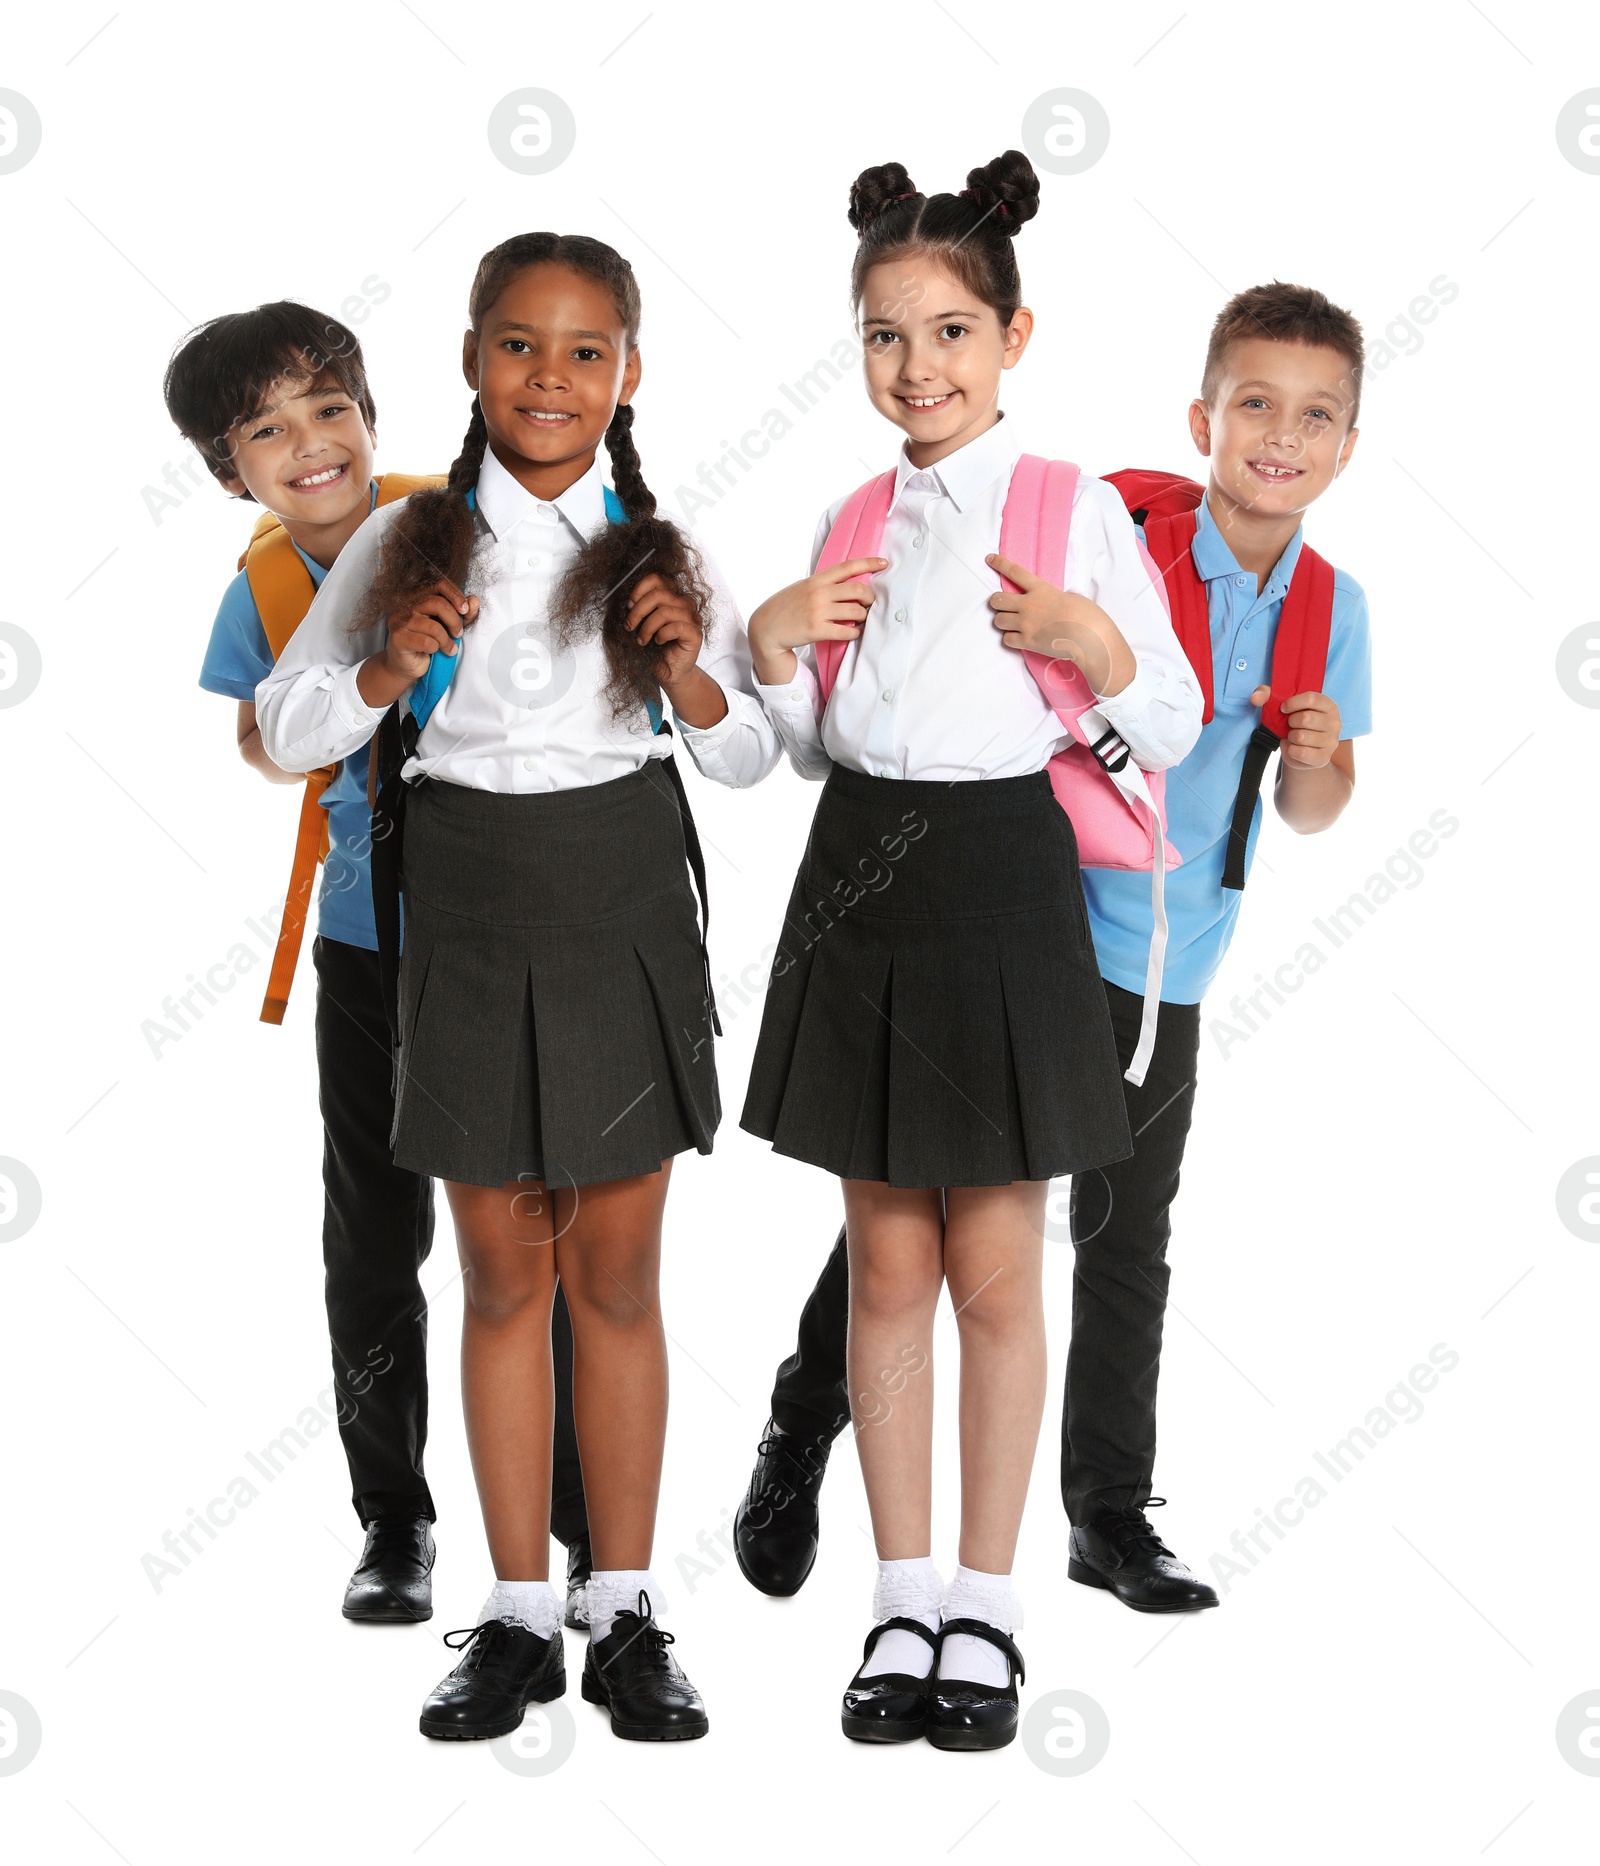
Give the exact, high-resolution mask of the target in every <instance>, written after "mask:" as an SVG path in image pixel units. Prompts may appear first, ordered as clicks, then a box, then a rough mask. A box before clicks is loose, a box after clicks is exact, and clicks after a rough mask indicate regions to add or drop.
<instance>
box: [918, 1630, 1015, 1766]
mask: <svg viewBox="0 0 1600 1866" xmlns="http://www.w3.org/2000/svg"><path fill="white" fill-rule="evenodd" d="M952 1633H970V1634H971V1635H972V1637H973V1638H974V1639H982V1640H984V1641H986V1642H987V1643H988V1644H989V1645H991V1646H994V1647H996V1648H998V1650H1000V1651H1001V1652H1003V1653H1004V1654H1005V1655H1006V1664H1007V1669H1008V1671H1009V1674H1010V1676H1009V1679H1008V1681H1007V1682H1006V1683H1005V1684H1004V1685H980V1684H976V1683H974V1682H973V1681H972V1680H971V1679H969V1678H940V1677H937V1676H935V1677H933V1678H930V1679H929V1681H928V1683H929V1686H930V1687H931V1688H930V1690H929V1692H928V1741H929V1742H930V1743H931V1744H932V1745H933V1747H934V1748H935V1749H1004V1748H1005V1746H1006V1744H1007V1743H1009V1742H1010V1741H1011V1740H1012V1738H1013V1737H1014V1736H1015V1735H1016V1734H1017V1685H1018V1684H1019V1682H1021V1681H1022V1680H1023V1679H1025V1678H1026V1677H1027V1673H1026V1671H1025V1670H1024V1669H1023V1664H1022V1654H1021V1653H1020V1652H1019V1651H1018V1650H1017V1648H1016V1644H1015V1642H1014V1641H1013V1640H1012V1639H1011V1637H1010V1636H1009V1634H1006V1633H1002V1632H1001V1631H1000V1629H999V1627H998V1626H989V1625H987V1624H986V1623H985V1622H984V1621H982V1620H946V1621H945V1623H944V1625H943V1626H941V1627H940V1628H939V1650H940V1652H941V1653H942V1652H943V1651H944V1642H945V1640H946V1639H948V1638H949V1637H950V1635H951V1634H952ZM938 1669H939V1668H938V1666H937V1665H935V1666H934V1671H935V1673H937V1671H938Z"/></svg>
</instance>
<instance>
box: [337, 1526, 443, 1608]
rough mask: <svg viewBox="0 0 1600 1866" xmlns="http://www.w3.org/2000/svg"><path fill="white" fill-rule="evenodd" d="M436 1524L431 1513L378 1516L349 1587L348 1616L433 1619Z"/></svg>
mask: <svg viewBox="0 0 1600 1866" xmlns="http://www.w3.org/2000/svg"><path fill="white" fill-rule="evenodd" d="M433 1555H434V1548H433V1526H432V1524H431V1523H430V1522H429V1521H428V1519H427V1517H426V1516H375V1517H374V1518H373V1519H372V1521H371V1522H370V1523H368V1525H367V1542H366V1546H365V1548H363V1549H362V1551H361V1560H360V1562H359V1563H358V1564H357V1566H356V1571H355V1573H354V1574H353V1575H351V1577H350V1580H349V1583H348V1585H347V1586H346V1587H345V1590H344V1608H343V1612H344V1617H345V1618H346V1619H347V1620H404V1621H408V1622H410V1621H416V1620H431V1619H432V1618H433Z"/></svg>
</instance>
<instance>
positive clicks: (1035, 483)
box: [1000, 454, 1209, 1087]
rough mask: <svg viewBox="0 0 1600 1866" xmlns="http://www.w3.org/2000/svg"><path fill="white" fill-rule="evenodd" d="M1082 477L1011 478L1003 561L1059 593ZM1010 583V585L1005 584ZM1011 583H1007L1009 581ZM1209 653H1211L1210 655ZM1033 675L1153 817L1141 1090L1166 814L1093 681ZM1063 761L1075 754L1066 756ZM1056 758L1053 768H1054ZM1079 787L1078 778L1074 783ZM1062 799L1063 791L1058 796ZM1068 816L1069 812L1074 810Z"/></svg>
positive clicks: (1137, 1068)
mask: <svg viewBox="0 0 1600 1866" xmlns="http://www.w3.org/2000/svg"><path fill="white" fill-rule="evenodd" d="M1079 477H1080V475H1079V472H1078V469H1077V468H1076V467H1075V466H1070V465H1068V464H1067V463H1066V462H1064V461H1060V460H1050V461H1045V460H1041V459H1039V458H1038V457H1037V456H1036V455H1034V454H1023V455H1022V457H1021V458H1020V459H1019V460H1018V461H1017V465H1016V469H1015V471H1014V472H1013V474H1012V476H1011V488H1010V491H1009V492H1008V493H1007V495H1006V503H1005V511H1004V514H1003V516H1002V518H1001V521H1000V555H1001V556H1002V557H1009V558H1011V559H1012V560H1013V561H1014V562H1016V563H1019V564H1021V565H1023V566H1024V567H1025V568H1027V569H1029V570H1032V571H1033V572H1034V574H1035V575H1036V576H1041V577H1043V578H1044V579H1045V580H1046V581H1047V582H1049V583H1053V584H1054V585H1055V586H1056V587H1057V588H1058V589H1060V588H1061V587H1062V586H1063V585H1064V583H1065V580H1066V569H1067V542H1068V539H1069V537H1070V535H1071V526H1072V506H1073V500H1074V499H1075V497H1076V495H1077V489H1078V480H1079ZM1003 580H1004V579H1003ZM1005 581H1007V582H1008V587H1011V586H1010V585H1009V580H1005ZM1208 652H1209V650H1208ZM1023 658H1024V660H1026V662H1027V663H1028V668H1029V671H1030V672H1031V673H1032V675H1033V677H1034V679H1035V680H1036V681H1037V682H1038V684H1039V691H1040V692H1041V693H1042V694H1043V695H1044V697H1045V699H1046V700H1047V701H1048V702H1049V704H1050V706H1051V707H1052V708H1053V709H1054V711H1055V713H1056V715H1057V717H1058V718H1059V719H1060V720H1061V721H1062V723H1063V724H1065V725H1066V726H1068V727H1069V728H1070V730H1071V732H1072V734H1073V737H1074V739H1075V740H1076V741H1077V743H1078V744H1080V745H1085V746H1087V747H1088V749H1089V750H1090V751H1091V752H1092V753H1093V754H1094V757H1095V760H1096V762H1097V764H1098V765H1099V768H1100V770H1101V772H1102V773H1103V774H1104V775H1105V777H1107V778H1108V779H1109V780H1110V781H1111V783H1112V785H1113V786H1114V787H1115V788H1116V790H1117V793H1118V794H1119V796H1120V797H1121V798H1122V801H1123V803H1124V804H1126V805H1127V807H1128V809H1129V810H1131V811H1132V812H1133V813H1134V815H1135V817H1137V818H1138V819H1139V820H1140V821H1143V820H1144V818H1145V817H1146V816H1148V818H1149V821H1150V826H1151V837H1152V841H1153V843H1154V850H1153V855H1152V860H1151V864H1150V914H1151V935H1150V950H1149V956H1148V959H1147V961H1146V965H1145V982H1144V1011H1143V1015H1142V1016H1141V1018H1140V1023H1139V1040H1138V1042H1137V1044H1136V1045H1135V1047H1134V1052H1133V1056H1132V1058H1131V1059H1130V1061H1129V1063H1128V1067H1127V1070H1126V1071H1125V1074H1126V1076H1127V1079H1128V1081H1130V1082H1132V1083H1133V1084H1134V1085H1135V1086H1136V1087H1137V1086H1139V1085H1141V1084H1142V1083H1143V1081H1144V1078H1145V1071H1146V1070H1147V1069H1148V1068H1149V1067H1150V1058H1151V1056H1152V1055H1153V1054H1154V1052H1155V1045H1156V1025H1157V1020H1158V1019H1159V1017H1160V1015H1161V980H1162V975H1163V973H1164V972H1165V969H1166V956H1167V906H1166V883H1167V841H1166V832H1165V830H1164V828H1163V826H1162V822H1161V808H1160V805H1159V804H1158V803H1157V801H1156V799H1155V796H1154V795H1153V793H1152V792H1151V789H1150V784H1149V780H1148V779H1147V778H1146V776H1145V774H1144V772H1143V771H1142V770H1140V768H1139V766H1138V765H1137V764H1135V763H1134V760H1133V756H1132V754H1131V753H1130V752H1129V750H1128V747H1127V745H1126V744H1125V743H1124V742H1123V740H1122V738H1121V736H1120V735H1119V734H1118V732H1117V731H1116V729H1115V727H1114V726H1112V724H1111V722H1110V720H1108V719H1107V718H1106V716H1105V714H1104V713H1102V712H1101V711H1100V708H1099V707H1098V706H1097V705H1096V704H1095V699H1094V693H1093V691H1092V689H1091V688H1090V687H1089V684H1088V682H1087V680H1086V679H1085V678H1084V676H1083V675H1082V674H1081V673H1080V672H1079V671H1078V669H1077V668H1076V667H1074V666H1073V665H1072V663H1071V662H1070V661H1063V660H1060V659H1059V658H1056V657H1053V656H1051V655H1044V654H1025V655H1024V656H1023ZM1062 756H1064V757H1069V758H1070V756H1071V754H1070V753H1068V754H1062ZM1055 762H1056V761H1055V760H1054V759H1052V760H1051V763H1052V765H1054V764H1055ZM1073 781H1074V782H1076V778H1074V780H1073ZM1057 797H1058V799H1059V797H1060V791H1059V790H1058V791H1057ZM1069 814H1070V812H1069Z"/></svg>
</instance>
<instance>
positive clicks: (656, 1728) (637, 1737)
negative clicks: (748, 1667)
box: [578, 1672, 711, 1743]
mask: <svg viewBox="0 0 1600 1866" xmlns="http://www.w3.org/2000/svg"><path fill="white" fill-rule="evenodd" d="M578 1690H579V1692H580V1693H581V1695H582V1697H583V1700H584V1702H585V1703H586V1704H597V1705H598V1706H599V1707H600V1709H601V1710H603V1711H607V1712H609V1713H610V1716H611V1734H612V1735H613V1736H620V1737H621V1738H622V1740H623V1741H624V1742H625V1743H692V1742H693V1741H694V1740H695V1738H696V1737H702V1736H704V1735H705V1734H706V1732H707V1731H708V1730H709V1729H710V1728H711V1719H710V1718H709V1717H702V1718H701V1719H700V1721H699V1722H698V1723H683V1724H673V1725H670V1726H668V1727H665V1728H664V1727H663V1726H662V1725H660V1724H653V1723H622V1722H620V1721H619V1720H618V1718H617V1715H616V1713H615V1711H612V1710H611V1706H610V1705H609V1704H608V1703H607V1702H606V1695H605V1693H604V1692H603V1691H602V1690H601V1689H600V1687H599V1686H598V1685H596V1684H591V1683H590V1682H589V1674H588V1673H587V1672H585V1673H584V1674H583V1676H582V1678H581V1679H580V1680H579V1681H578Z"/></svg>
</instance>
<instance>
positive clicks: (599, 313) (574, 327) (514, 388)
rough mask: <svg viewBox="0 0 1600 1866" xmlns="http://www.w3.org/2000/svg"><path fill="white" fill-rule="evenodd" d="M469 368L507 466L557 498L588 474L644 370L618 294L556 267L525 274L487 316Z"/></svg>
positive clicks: (471, 335)
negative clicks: (613, 416) (616, 296)
mask: <svg viewBox="0 0 1600 1866" xmlns="http://www.w3.org/2000/svg"><path fill="white" fill-rule="evenodd" d="M462 368H463V370H464V372H465V374H466V378H467V381H468V382H469V383H470V384H471V385H472V387H473V388H474V389H476V390H477V392H478V399H479V401H480V402H481V404H482V406H483V418H484V421H485V423H486V425H487V427H488V430H489V438H490V441H491V444H492V445H493V447H494V451H495V454H496V456H497V458H498V459H499V461H500V464H501V465H502V466H503V467H505V468H506V470H507V471H508V472H510V473H512V474H514V475H515V476H516V478H518V479H519V480H521V481H522V483H523V484H524V485H525V486H526V487H527V488H528V490H529V491H530V492H532V493H534V494H535V496H536V497H539V498H546V499H548V498H554V497H556V496H557V495H559V494H560V493H562V492H564V491H565V490H566V488H567V487H568V486H570V485H572V484H574V483H575V482H576V481H577V480H579V479H581V478H582V477H583V475H584V474H585V473H586V472H588V470H589V468H590V466H591V465H592V464H593V461H594V457H595V451H596V449H597V448H598V447H599V445H600V443H601V441H602V440H603V439H604V438H605V432H606V429H607V428H608V427H609V426H610V425H611V417H612V415H613V414H614V413H615V411H616V408H617V406H618V404H619V403H622V402H627V401H630V400H631V399H632V397H633V392H634V390H635V389H636V388H637V387H638V385H639V373H640V361H639V352H638V350H637V348H635V347H634V346H633V345H631V344H630V342H629V338H628V332H627V330H626V329H625V327H624V325H623V322H622V318H621V315H620V313H619V312H618V309H617V304H616V300H615V299H614V298H613V296H612V294H611V291H610V289H609V288H608V287H607V286H605V285H603V284H601V283H600V281H599V280H597V279H591V278H587V277H585V276H584V275H583V274H582V273H581V272H574V271H573V270H572V269H571V268H570V267H569V266H564V265H561V264H559V263H556V262H551V263H549V264H546V265H538V266H528V267H525V268H524V269H523V270H522V271H521V272H519V273H517V274H516V275H515V277H513V278H512V279H511V281H510V282H509V283H508V284H507V285H506V287H505V289H504V290H503V291H502V292H501V293H500V295H499V297H498V298H496V299H495V301H494V303H493V304H491V305H489V306H488V307H487V309H486V310H485V312H484V314H483V321H482V324H481V325H480V327H479V328H478V329H477V330H476V331H468V333H467V338H466V345H465V348H464V350H463V354H462Z"/></svg>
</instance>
